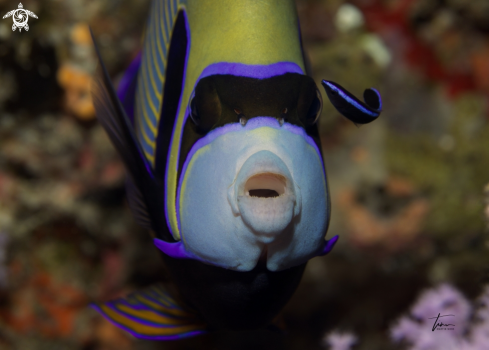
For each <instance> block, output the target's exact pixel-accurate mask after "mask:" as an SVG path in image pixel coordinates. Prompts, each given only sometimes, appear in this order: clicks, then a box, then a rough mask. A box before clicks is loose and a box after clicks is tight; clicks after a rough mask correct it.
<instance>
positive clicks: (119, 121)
mask: <svg viewBox="0 0 489 350" xmlns="http://www.w3.org/2000/svg"><path fill="white" fill-rule="evenodd" d="M90 33H91V35H92V39H93V43H94V46H95V51H96V53H97V56H98V59H99V70H98V74H97V75H96V76H95V77H94V80H93V83H92V96H93V103H94V106H95V110H96V113H97V118H98V120H99V121H100V124H102V126H103V127H104V129H105V131H106V132H107V134H108V135H109V138H110V140H111V141H112V144H113V145H114V146H115V148H116V149H117V151H118V153H119V155H120V156H121V158H122V160H123V161H124V164H125V166H126V169H127V171H128V172H129V179H128V181H129V186H128V196H129V198H128V199H129V204H130V206H131V209H132V210H133V211H134V215H135V216H136V219H137V221H138V222H139V223H140V224H141V225H143V226H144V227H148V226H150V227H149V228H151V229H152V230H153V231H154V232H156V233H157V234H159V233H161V232H165V230H164V228H165V227H166V222H165V218H164V215H161V214H162V213H163V212H164V208H163V205H164V204H163V199H162V198H161V193H162V190H161V187H162V185H161V181H159V180H158V179H156V178H155V176H154V174H153V170H152V168H151V164H150V163H149V162H148V160H147V159H146V157H145V156H144V153H143V151H142V149H141V146H140V144H139V141H138V139H137V138H136V135H135V132H134V128H133V126H132V123H131V121H130V120H129V118H128V117H127V115H126V112H125V111H124V108H123V106H122V104H121V101H120V100H119V98H118V96H117V94H116V92H115V89H114V87H113V85H112V82H111V81H110V77H109V74H108V73H107V69H106V68H105V65H104V63H103V60H102V57H101V55H100V51H99V49H98V46H97V44H96V42H95V38H94V37H93V33H92V31H91V30H90ZM131 186H132V187H131ZM149 203H150V204H151V205H149ZM163 238H165V239H167V240H170V241H171V240H172V239H171V237H163Z"/></svg>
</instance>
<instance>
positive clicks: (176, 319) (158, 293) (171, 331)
mask: <svg viewBox="0 0 489 350" xmlns="http://www.w3.org/2000/svg"><path fill="white" fill-rule="evenodd" d="M92 307H93V308H94V309H96V310H97V311H98V312H99V313H100V314H102V316H104V317H105V318H106V319H107V320H108V321H109V322H111V323H112V324H114V325H115V326H117V327H119V328H121V329H123V330H125V331H127V332H129V333H130V334H131V335H133V336H134V337H136V338H140V339H149V340H177V339H182V338H188V337H193V336H197V335H200V334H203V333H206V332H207V327H206V325H205V324H204V323H203V322H202V321H201V320H200V319H199V317H198V316H197V314H196V313H195V312H194V311H193V310H191V309H190V308H188V307H187V306H183V305H181V304H179V303H178V302H177V301H176V300H175V299H174V298H173V297H172V296H171V295H170V293H169V292H168V290H167V289H166V288H165V287H164V286H163V285H162V284H158V285H155V286H152V287H150V288H148V289H146V290H143V291H140V292H135V293H133V294H130V295H128V296H127V297H125V298H119V299H116V300H112V301H109V302H106V303H101V304H92Z"/></svg>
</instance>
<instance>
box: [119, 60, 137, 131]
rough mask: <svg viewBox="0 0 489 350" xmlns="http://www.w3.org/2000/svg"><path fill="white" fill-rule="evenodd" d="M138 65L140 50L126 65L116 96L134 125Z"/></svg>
mask: <svg viewBox="0 0 489 350" xmlns="http://www.w3.org/2000/svg"><path fill="white" fill-rule="evenodd" d="M140 67H141V51H140V52H138V54H137V55H136V57H135V58H134V59H133V60H132V62H131V64H130V65H129V67H127V69H126V71H125V72H124V74H123V75H122V78H121V80H120V81H119V85H118V86H117V96H118V97H119V100H120V101H121V103H122V106H123V107H124V110H125V111H126V115H127V116H128V117H129V120H130V121H131V124H132V125H134V106H135V104H136V87H137V83H138V73H139V68H140Z"/></svg>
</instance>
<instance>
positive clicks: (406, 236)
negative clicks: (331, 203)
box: [339, 178, 429, 252]
mask: <svg viewBox="0 0 489 350" xmlns="http://www.w3.org/2000/svg"><path fill="white" fill-rule="evenodd" d="M413 191H414V188H413V186H412V184H411V183H409V182H408V181H406V180H403V179H398V178H391V179H389V180H388V181H387V183H386V184H385V192H386V196H389V197H392V198H401V197H407V196H410V195H412V194H413ZM339 204H340V206H341V207H342V209H343V211H344V213H345V214H346V222H347V227H348V228H349V236H348V238H349V240H350V241H351V242H352V243H353V244H355V245H356V246H359V247H373V246H376V247H381V248H384V249H386V250H387V251H391V252H394V251H399V250H401V249H402V248H403V247H404V246H405V245H407V244H409V243H410V242H412V241H413V240H414V239H415V238H416V237H417V236H418V235H419V234H420V233H421V230H422V227H423V226H422V224H423V220H424V218H425V217H426V214H427V213H428V210H429V205H428V202H427V201H426V200H425V199H422V198H415V199H412V200H410V201H408V202H407V203H406V204H405V205H404V206H403V207H402V208H400V209H399V210H397V211H394V212H392V213H390V214H387V215H386V214H383V215H379V214H378V213H375V211H374V210H372V208H369V207H368V206H366V205H364V204H362V203H360V202H359V201H358V200H357V198H356V193H355V192H354V191H352V190H345V191H343V192H342V193H341V194H340V198H339Z"/></svg>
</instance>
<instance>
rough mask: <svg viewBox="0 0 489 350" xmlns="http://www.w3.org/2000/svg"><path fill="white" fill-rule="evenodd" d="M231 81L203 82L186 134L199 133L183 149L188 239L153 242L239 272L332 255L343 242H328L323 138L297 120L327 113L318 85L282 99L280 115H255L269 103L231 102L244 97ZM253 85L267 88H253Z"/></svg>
mask: <svg viewBox="0 0 489 350" xmlns="http://www.w3.org/2000/svg"><path fill="white" fill-rule="evenodd" d="M304 78H306V77H305V76H299V75H297V77H296V76H295V74H292V77H290V76H289V77H282V78H279V79H275V80H274V79H271V82H265V83H263V80H262V81H260V80H257V81H252V82H251V83H252V84H258V86H263V84H267V83H268V84H272V85H273V84H277V83H280V79H282V80H284V79H285V81H287V80H291V79H292V81H289V83H291V82H293V83H294V84H295V85H297V84H298V82H296V80H298V81H302V80H301V79H304ZM226 79H228V80H233V79H234V78H233V77H211V78H210V79H207V80H205V81H203V82H202V84H198V85H197V88H196V92H195V93H194V94H193V95H192V97H191V99H190V103H189V107H188V112H187V114H188V116H189V118H188V120H187V121H186V123H191V124H190V125H191V126H192V127H189V128H188V130H189V131H188V133H187V136H188V135H190V133H191V131H192V130H193V131H195V133H197V134H199V136H198V139H197V141H196V142H195V143H193V145H192V146H191V148H190V149H189V150H188V151H187V152H186V153H185V151H183V150H182V152H181V154H180V157H182V161H183V157H185V161H184V162H183V164H182V166H181V168H180V172H179V174H180V176H179V181H178V187H177V197H176V212H177V219H178V224H179V231H180V236H181V241H180V242H177V243H167V242H163V241H162V240H158V239H156V240H155V243H156V245H157V246H158V247H159V248H160V249H161V250H163V251H164V252H165V253H166V254H168V255H170V256H174V257H187V258H193V259H197V260H200V261H203V262H205V263H208V264H212V265H216V266H220V267H224V268H227V269H232V270H237V271H249V270H252V269H253V268H254V267H255V266H256V264H257V263H258V261H259V260H260V259H263V260H266V266H267V268H268V269H269V270H270V271H280V270H284V269H287V268H290V267H293V266H297V265H300V264H302V263H304V262H306V261H307V260H309V259H310V258H312V257H314V256H317V255H322V254H324V253H326V252H327V251H329V250H330V249H331V248H332V244H334V242H335V241H336V239H335V240H334V241H331V242H329V245H328V242H325V240H324V237H325V234H326V231H327V227H328V223H329V213H330V207H329V194H328V185H327V180H326V174H325V170H324V165H323V161H322V156H321V152H320V150H319V148H318V145H317V142H316V141H315V140H314V139H313V137H311V136H310V135H308V133H307V131H306V130H307V127H304V126H300V124H301V120H302V122H303V123H302V124H303V125H306V126H310V125H313V124H314V123H315V122H316V120H317V117H318V116H319V114H320V112H321V100H320V98H321V96H320V94H319V92H318V91H317V90H316V88H315V84H314V82H313V81H312V79H311V81H309V80H306V83H304V82H302V85H306V86H307V89H304V88H303V89H302V90H305V91H302V94H305V95H307V96H302V95H301V90H300V89H299V91H298V92H295V93H292V94H291V96H287V94H285V95H286V96H283V97H282V98H279V99H278V100H279V102H280V103H282V104H283V103H289V107H285V108H282V107H281V108H277V110H278V113H277V114H276V115H254V114H257V113H259V111H264V112H266V111H267V109H269V107H267V108H255V109H253V108H251V109H250V108H247V107H246V106H245V107H244V108H243V110H246V109H248V110H249V111H248V112H246V114H245V113H244V111H242V110H241V109H239V108H233V106H234V105H236V104H240V103H239V102H235V101H232V98H231V97H230V96H238V95H241V96H242V94H241V93H239V92H232V91H229V89H224V88H223V86H224V87H226V86H227V85H230V84H229V82H228V81H226ZM306 79H310V78H306ZM311 84H313V86H312V87H311ZM245 85H246V84H245ZM282 85H283V84H282ZM300 86H301V85H300V84H299V87H300ZM266 88H267V86H266V85H265V86H264V87H263V89H266ZM269 90H270V89H269ZM252 91H253V92H254V93H255V94H257V93H258V94H259V93H260V89H259V88H256V87H254V88H253V89H252ZM257 91H258V92H257ZM289 95H290V93H289ZM272 96H273V94H272ZM230 99H231V100H230ZM270 99H271V103H270V104H272V105H273V104H277V103H278V102H277V101H275V100H277V99H274V98H270ZM241 100H242V99H241ZM247 100H251V101H254V100H256V96H251V97H250V98H248V99H247ZM281 100H284V102H282V101H281ZM304 101H305V102H304ZM280 103H279V104H280ZM301 103H302V104H303V105H304V104H305V105H306V106H305V107H302V106H301ZM241 104H243V102H241ZM240 108H241V107H240ZM226 110H229V111H231V114H232V115H234V116H229V113H228V114H227V115H226ZM280 112H281V113H280ZM301 112H302V113H301ZM301 114H302V116H301ZM226 116H227V117H226ZM226 118H234V120H232V121H234V122H227V119H226ZM294 122H295V123H294ZM297 124H299V125H297ZM314 126H315V125H314ZM185 137H186V134H185V132H184V135H183V137H182V138H185ZM182 153H185V154H182ZM177 246H178V248H177Z"/></svg>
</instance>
